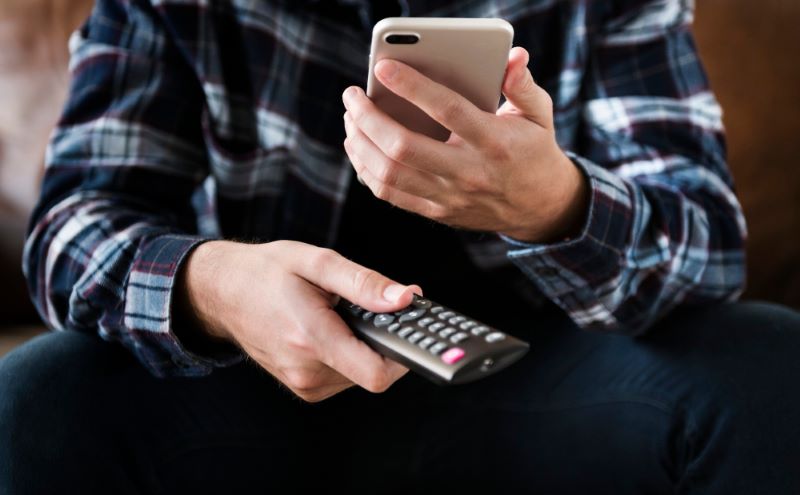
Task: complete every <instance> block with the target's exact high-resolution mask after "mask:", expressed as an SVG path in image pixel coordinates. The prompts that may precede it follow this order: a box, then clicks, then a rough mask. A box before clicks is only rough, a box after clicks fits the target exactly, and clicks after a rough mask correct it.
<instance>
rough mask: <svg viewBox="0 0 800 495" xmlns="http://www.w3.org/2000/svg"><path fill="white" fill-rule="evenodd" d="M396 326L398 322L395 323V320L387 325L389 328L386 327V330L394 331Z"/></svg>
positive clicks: (398, 326) (397, 326) (398, 325)
mask: <svg viewBox="0 0 800 495" xmlns="http://www.w3.org/2000/svg"><path fill="white" fill-rule="evenodd" d="M398 328H400V324H399V323H397V322H394V323H392V324H391V325H389V328H387V330H389V331H390V332H392V333H394V332H395V331H396V330H397V329H398Z"/></svg>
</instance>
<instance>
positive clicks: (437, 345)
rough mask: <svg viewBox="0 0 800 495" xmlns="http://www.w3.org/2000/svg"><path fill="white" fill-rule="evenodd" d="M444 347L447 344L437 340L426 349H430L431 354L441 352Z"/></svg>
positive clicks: (445, 347)
mask: <svg viewBox="0 0 800 495" xmlns="http://www.w3.org/2000/svg"><path fill="white" fill-rule="evenodd" d="M445 349H447V344H445V343H444V342H437V343H435V344H433V345H432V346H431V348H430V349H428V350H429V351H431V352H432V353H433V354H436V355H438V354H439V353H440V352H442V351H443V350H445Z"/></svg>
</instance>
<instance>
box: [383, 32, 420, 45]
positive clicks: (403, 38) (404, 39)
mask: <svg viewBox="0 0 800 495" xmlns="http://www.w3.org/2000/svg"><path fill="white" fill-rule="evenodd" d="M418 41H419V36H417V35H416V34H390V35H389V36H387V37H386V42H387V43H389V44H390V45H413V44H415V43H417V42H418Z"/></svg>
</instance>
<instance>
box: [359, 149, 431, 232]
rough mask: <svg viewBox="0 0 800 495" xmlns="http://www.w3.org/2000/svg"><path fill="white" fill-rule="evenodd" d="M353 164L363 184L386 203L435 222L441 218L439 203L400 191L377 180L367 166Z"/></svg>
mask: <svg viewBox="0 0 800 495" xmlns="http://www.w3.org/2000/svg"><path fill="white" fill-rule="evenodd" d="M353 166H354V167H356V172H357V173H358V175H359V177H361V179H362V180H363V181H364V184H365V185H366V186H367V187H368V188H369V189H370V191H372V194H373V195H375V197H376V198H378V199H382V200H384V201H386V202H387V203H391V204H393V205H394V206H397V207H398V208H402V209H404V210H406V211H410V212H412V213H416V214H418V215H422V216H423V217H426V218H430V219H431V220H435V221H437V222H441V221H442V220H443V218H444V215H443V213H444V209H443V208H442V207H441V206H440V204H439V203H437V202H435V201H433V200H431V199H429V198H423V197H421V196H416V195H414V194H410V193H407V192H405V191H401V190H399V189H397V188H394V187H392V186H389V185H387V184H385V183H383V182H381V181H379V180H378V179H377V178H376V177H375V176H373V175H372V173H371V172H370V170H369V169H368V168H367V167H364V166H363V164H360V163H355V162H354V163H353Z"/></svg>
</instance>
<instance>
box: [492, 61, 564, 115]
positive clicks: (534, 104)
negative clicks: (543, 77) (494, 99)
mask: <svg viewBox="0 0 800 495" xmlns="http://www.w3.org/2000/svg"><path fill="white" fill-rule="evenodd" d="M529 60H530V55H529V54H528V51H527V50H525V49H524V48H521V47H518V46H517V47H514V48H512V49H511V53H510V54H509V56H508V69H507V70H506V78H505V80H504V81H503V94H504V95H505V97H506V100H507V102H506V103H505V104H504V105H503V107H502V108H501V109H500V112H499V113H512V112H513V113H517V114H522V115H523V116H525V117H526V118H527V119H528V120H531V121H533V122H535V123H537V124H539V125H541V126H542V127H546V128H548V129H551V128H552V127H553V101H552V99H551V98H550V95H548V94H547V91H545V90H544V89H542V88H541V87H540V86H539V85H538V84H536V82H534V80H533V74H531V71H530V70H528V61H529ZM509 103H510V104H511V107H513V108H509Z"/></svg>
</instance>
